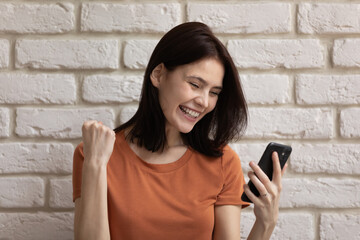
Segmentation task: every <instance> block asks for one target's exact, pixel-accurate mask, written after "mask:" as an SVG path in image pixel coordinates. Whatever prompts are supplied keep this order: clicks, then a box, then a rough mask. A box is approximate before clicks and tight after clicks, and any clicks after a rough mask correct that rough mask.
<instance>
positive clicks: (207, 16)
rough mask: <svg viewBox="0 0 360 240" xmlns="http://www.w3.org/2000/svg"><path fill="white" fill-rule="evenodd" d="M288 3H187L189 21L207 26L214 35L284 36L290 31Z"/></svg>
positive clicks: (289, 6)
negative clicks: (275, 34)
mask: <svg viewBox="0 0 360 240" xmlns="http://www.w3.org/2000/svg"><path fill="white" fill-rule="evenodd" d="M290 8H291V5H290V4H288V3H261V4H229V3H228V4H209V3H190V4H189V5H188V6H187V16H188V19H189V21H198V22H206V23H207V24H208V25H209V26H210V27H212V28H213V30H214V32H216V33H285V32H290V30H291V21H290V18H291V15H290V14H291V13H290Z"/></svg>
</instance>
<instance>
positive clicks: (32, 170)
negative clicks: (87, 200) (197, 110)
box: [0, 0, 360, 240]
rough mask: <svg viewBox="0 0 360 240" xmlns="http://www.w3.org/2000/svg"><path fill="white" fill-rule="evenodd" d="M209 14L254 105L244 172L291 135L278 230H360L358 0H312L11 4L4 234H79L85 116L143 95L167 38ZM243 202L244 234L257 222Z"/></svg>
mask: <svg viewBox="0 0 360 240" xmlns="http://www.w3.org/2000/svg"><path fill="white" fill-rule="evenodd" d="M185 21H202V22H205V23H207V24H208V25H209V26H210V27H212V29H213V30H214V32H215V33H216V35H217V36H219V38H220V39H221V40H222V42H223V43H224V44H225V46H227V48H228V50H229V52H230V54H231V55H232V56H233V58H234V62H235V64H236V66H237V68H238V70H239V76H240V81H241V84H242V86H243V88H244V91H245V95H246V99H247V101H248V103H249V113H250V118H249V126H248V129H247V132H246V134H245V136H244V138H243V139H242V140H240V141H239V142H237V143H232V145H231V146H232V147H233V149H234V150H235V151H236V152H237V153H238V154H239V156H240V158H241V162H242V166H243V170H244V172H245V173H246V172H247V171H249V170H250V168H249V166H248V163H249V162H250V161H258V159H259V158H260V156H261V154H262V152H263V149H264V148H265V146H266V145H267V143H268V142H270V141H275V142H281V143H286V144H289V145H291V146H292V148H293V153H292V156H291V157H290V159H289V168H288V171H287V173H286V174H285V176H284V180H283V192H282V196H281V201H280V215H279V221H278V223H277V226H276V228H275V230H274V233H273V236H272V238H271V239H274V240H275V239H296V240H299V239H300V240H301V239H304V240H308V239H314V240H325V239H326V240H327V239H360V231H359V224H360V211H359V209H360V195H359V192H360V187H359V186H360V121H359V119H360V105H359V104H360V71H359V70H360V3H359V2H356V1H351V0H344V1H327V2H320V3H317V2H315V1H313V2H311V1H310V2H309V1H305V0H303V1H302V0H299V1H287V2H282V1H275V0H269V1H265V2H255V1H254V2H251V1H248V2H239V1H238V2H237V1H210V0H202V1H195V0H189V1H174V2H169V1H165V0H159V1H155V2H154V1H152V2H151V1H147V2H144V1H137V2H131V1H121V2H118V1H105V0H98V1H96V2H95V1H85V0H84V1H83V0H81V1H77V0H68V1H66V2H63V1H40V0H33V1H24V0H18V1H2V2H1V3H0V35H1V36H0V239H16V240H18V239H20V240H21V239H54V240H57V239H73V206H74V205H73V203H72V186H71V172H72V155H73V151H74V148H75V147H76V145H77V144H78V143H79V142H80V141H81V138H80V137H81V125H82V123H83V121H85V120H87V119H96V120H99V121H102V122H103V123H104V124H105V125H108V126H110V127H111V128H114V127H117V126H118V125H119V124H120V123H124V122H126V121H127V120H128V119H129V118H131V117H132V116H133V115H134V113H135V111H136V109H137V106H138V99H139V96H140V91H141V84H142V79H143V73H144V70H145V68H146V65H147V63H148V61H149V58H150V55H151V53H152V51H153V49H154V48H155V46H156V44H157V42H158V40H159V39H160V38H161V36H162V35H163V34H164V33H165V32H167V31H168V30H169V29H171V28H172V27H174V26H176V25H177V24H179V23H182V22H185ZM254 219H255V218H254V214H253V213H252V208H251V207H250V208H247V209H244V210H243V213H242V219H241V232H242V239H246V237H247V234H248V233H249V231H250V229H251V226H252V224H253V222H254Z"/></svg>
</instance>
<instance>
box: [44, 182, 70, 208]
mask: <svg viewBox="0 0 360 240" xmlns="http://www.w3.org/2000/svg"><path fill="white" fill-rule="evenodd" d="M49 205H50V207H52V208H73V207H74V203H73V201H72V179H71V178H65V179H50V200H49Z"/></svg>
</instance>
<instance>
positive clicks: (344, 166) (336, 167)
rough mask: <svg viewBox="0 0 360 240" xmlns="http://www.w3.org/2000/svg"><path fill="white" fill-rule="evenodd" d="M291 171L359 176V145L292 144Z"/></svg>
mask: <svg viewBox="0 0 360 240" xmlns="http://www.w3.org/2000/svg"><path fill="white" fill-rule="evenodd" d="M292 147H293V152H292V155H291V161H290V162H291V169H292V170H293V171H295V172H300V173H332V174H360V145H359V144H294V145H292Z"/></svg>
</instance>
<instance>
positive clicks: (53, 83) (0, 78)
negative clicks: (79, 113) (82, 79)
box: [0, 73, 76, 104]
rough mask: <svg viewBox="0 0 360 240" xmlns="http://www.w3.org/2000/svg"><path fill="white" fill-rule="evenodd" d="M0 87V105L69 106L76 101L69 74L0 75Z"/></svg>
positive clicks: (71, 76)
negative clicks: (37, 104)
mask: <svg viewBox="0 0 360 240" xmlns="http://www.w3.org/2000/svg"><path fill="white" fill-rule="evenodd" d="M24 82H26V84H23V83H24ZM0 86H1V88H0V103H14V104H31V103H39V104H71V103H75V100H76V84H75V77H74V75H70V74H35V75H34V74H31V75H30V74H17V73H14V74H12V73H0ZM19 93H21V94H19Z"/></svg>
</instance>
